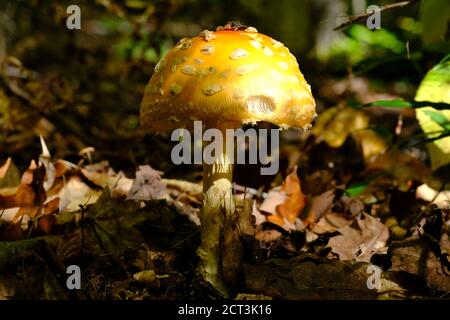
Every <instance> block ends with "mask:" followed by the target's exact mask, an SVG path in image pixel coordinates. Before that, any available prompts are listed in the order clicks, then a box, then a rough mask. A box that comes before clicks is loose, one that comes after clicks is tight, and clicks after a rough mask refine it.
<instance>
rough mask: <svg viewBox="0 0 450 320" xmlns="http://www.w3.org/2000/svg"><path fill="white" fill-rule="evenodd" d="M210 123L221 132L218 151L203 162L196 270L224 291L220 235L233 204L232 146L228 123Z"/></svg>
mask: <svg viewBox="0 0 450 320" xmlns="http://www.w3.org/2000/svg"><path fill="white" fill-rule="evenodd" d="M209 127H210V128H211V127H213V126H209ZM214 127H215V128H216V129H219V130H220V131H221V133H222V137H223V142H222V154H219V155H216V160H215V162H214V163H213V164H203V206H202V210H201V212H200V221H201V244H200V248H199V250H198V254H199V257H200V263H199V271H200V274H201V275H202V276H203V278H204V279H205V280H206V281H208V282H209V283H211V284H212V285H213V286H214V288H216V289H217V290H218V291H219V292H221V293H223V294H224V295H226V294H227V286H226V284H225V281H224V279H223V275H222V274H223V270H222V250H221V248H222V245H223V236H222V235H223V229H224V225H225V222H226V221H227V220H228V219H230V218H231V217H232V215H233V214H234V213H235V207H236V205H235V200H234V196H233V189H232V180H233V161H232V160H233V159H230V151H232V150H227V136H226V128H227V127H231V125H227V124H224V123H222V124H216V125H215V126H214ZM227 151H228V152H227Z"/></svg>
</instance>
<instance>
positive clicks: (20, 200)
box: [0, 161, 46, 214]
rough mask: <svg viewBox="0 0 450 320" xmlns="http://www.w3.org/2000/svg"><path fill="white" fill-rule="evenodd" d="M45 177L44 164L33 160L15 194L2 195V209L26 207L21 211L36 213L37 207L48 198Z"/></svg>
mask: <svg viewBox="0 0 450 320" xmlns="http://www.w3.org/2000/svg"><path fill="white" fill-rule="evenodd" d="M44 177H45V168H44V166H37V165H36V162H34V161H32V162H31V164H30V166H29V168H28V169H27V170H26V171H25V172H24V174H23V175H22V180H21V184H20V185H19V187H18V188H17V189H16V190H15V192H14V194H9V195H3V196H2V195H0V209H8V208H14V207H21V208H25V207H26V208H28V209H27V210H25V209H24V210H22V211H20V210H19V213H20V212H30V213H32V212H33V213H34V212H35V211H36V210H35V208H36V207H38V208H39V207H40V206H41V205H42V204H43V202H44V201H45V199H46V194H45V190H44V187H43V183H44ZM30 208H33V209H30ZM19 213H18V214H19Z"/></svg>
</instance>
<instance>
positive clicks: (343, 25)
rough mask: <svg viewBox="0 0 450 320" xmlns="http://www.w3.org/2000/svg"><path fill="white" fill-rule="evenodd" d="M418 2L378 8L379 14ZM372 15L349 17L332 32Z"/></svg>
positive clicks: (417, 0) (415, 0)
mask: <svg viewBox="0 0 450 320" xmlns="http://www.w3.org/2000/svg"><path fill="white" fill-rule="evenodd" d="M419 1H421V0H408V1H400V2H396V3H391V4H387V5H385V6H382V7H381V8H380V10H379V12H382V11H387V10H392V9H396V8H403V7H406V6H408V5H410V4H413V3H416V2H419ZM372 14H373V12H366V13H362V14H359V15H356V16H350V17H348V20H347V21H345V22H343V23H341V24H340V25H338V26H337V27H336V28H334V29H333V30H335V31H337V30H341V29H344V28H346V27H348V26H349V25H351V24H353V23H355V22H356V21H360V20H364V19H366V18H368V17H369V16H371V15H372Z"/></svg>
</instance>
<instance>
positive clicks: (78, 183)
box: [56, 176, 101, 212]
mask: <svg viewBox="0 0 450 320" xmlns="http://www.w3.org/2000/svg"><path fill="white" fill-rule="evenodd" d="M100 194H101V191H99V190H93V189H92V188H90V187H89V186H88V185H87V184H86V183H84V182H83V181H82V180H81V178H80V177H78V176H71V177H70V178H69V181H67V183H65V184H64V187H63V188H62V189H61V190H60V191H59V192H58V193H57V195H56V197H58V198H59V199H60V203H59V211H60V212H64V211H68V212H72V211H78V210H79V209H80V205H82V206H86V205H89V204H93V203H95V202H96V201H97V200H98V198H99V197H100Z"/></svg>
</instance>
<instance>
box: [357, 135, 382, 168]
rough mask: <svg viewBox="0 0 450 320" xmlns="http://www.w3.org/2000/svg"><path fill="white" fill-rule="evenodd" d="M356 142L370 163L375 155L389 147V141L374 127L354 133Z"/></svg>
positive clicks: (365, 159) (366, 160)
mask: <svg viewBox="0 0 450 320" xmlns="http://www.w3.org/2000/svg"><path fill="white" fill-rule="evenodd" d="M353 137H354V138H355V140H356V142H358V144H359V145H360V146H361V151H362V154H363V158H364V161H365V162H366V163H369V162H370V161H372V160H373V159H374V157H375V156H377V155H379V154H381V153H383V152H385V151H386V149H387V148H388V143H387V141H386V140H385V139H383V138H382V137H381V136H380V135H378V134H377V133H376V132H375V131H374V130H372V129H361V130H357V131H355V132H354V133H353Z"/></svg>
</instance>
